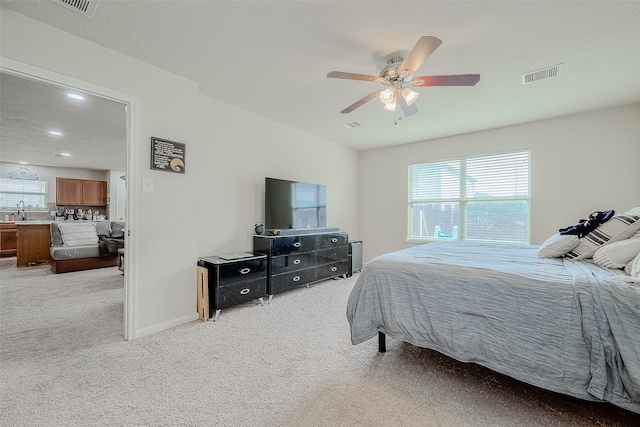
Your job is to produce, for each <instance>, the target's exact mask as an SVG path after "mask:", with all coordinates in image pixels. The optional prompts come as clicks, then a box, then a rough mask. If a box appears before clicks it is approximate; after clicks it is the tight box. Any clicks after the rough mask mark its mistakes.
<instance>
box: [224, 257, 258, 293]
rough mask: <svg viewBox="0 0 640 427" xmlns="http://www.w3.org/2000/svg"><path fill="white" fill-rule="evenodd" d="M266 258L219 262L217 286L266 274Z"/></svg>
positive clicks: (253, 278) (245, 280)
mask: <svg viewBox="0 0 640 427" xmlns="http://www.w3.org/2000/svg"><path fill="white" fill-rule="evenodd" d="M266 267H267V260H266V258H263V259H250V260H238V261H234V262H231V263H227V264H221V265H220V266H219V267H218V268H219V273H218V274H219V277H218V280H219V281H218V286H219V287H221V288H222V287H225V286H232V285H234V284H235V283H237V282H247V281H251V280H255V279H258V278H261V277H266V276H267V269H266Z"/></svg>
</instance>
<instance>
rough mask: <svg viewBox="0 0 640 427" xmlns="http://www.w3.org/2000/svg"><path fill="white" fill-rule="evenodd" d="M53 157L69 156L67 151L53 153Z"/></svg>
mask: <svg viewBox="0 0 640 427" xmlns="http://www.w3.org/2000/svg"><path fill="white" fill-rule="evenodd" d="M53 157H71V154H69V153H60V154H54V155H53Z"/></svg>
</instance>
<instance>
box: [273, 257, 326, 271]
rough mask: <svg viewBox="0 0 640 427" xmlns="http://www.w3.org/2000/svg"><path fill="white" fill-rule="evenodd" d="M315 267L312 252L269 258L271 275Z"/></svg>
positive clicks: (314, 258)
mask: <svg viewBox="0 0 640 427" xmlns="http://www.w3.org/2000/svg"><path fill="white" fill-rule="evenodd" d="M315 265H316V257H315V255H314V253H313V252H311V253H308V252H307V253H297V254H291V255H281V256H277V257H273V258H271V274H282V273H289V272H292V271H295V270H303V269H305V268H309V267H313V266H315Z"/></svg>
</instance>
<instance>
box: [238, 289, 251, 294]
mask: <svg viewBox="0 0 640 427" xmlns="http://www.w3.org/2000/svg"><path fill="white" fill-rule="evenodd" d="M249 292H251V289H249V288H244V289H243V290H241V291H240V294H241V295H246V294H248V293H249Z"/></svg>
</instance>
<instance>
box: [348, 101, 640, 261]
mask: <svg viewBox="0 0 640 427" xmlns="http://www.w3.org/2000/svg"><path fill="white" fill-rule="evenodd" d="M519 149H529V150H531V243H532V244H540V243H542V242H543V241H544V240H545V239H546V238H548V237H549V236H551V235H552V234H553V233H556V232H557V231H558V229H559V228H561V227H565V226H569V225H573V224H575V223H577V221H578V220H579V219H580V218H585V217H586V216H588V215H589V214H590V213H591V212H593V211H596V210H606V209H615V210H616V211H617V212H624V211H626V210H628V209H631V208H633V207H635V206H640V187H639V184H640V166H639V165H638V162H639V159H640V104H636V105H632V106H627V107H620V108H613V109H607V110H601V111H597V112H592V113H586V114H580V115H575V116H568V117H563V118H558V119H551V120H544V121H539V122H534V123H528V124H523V125H518V126H510V127H505V128H500V129H493V130H489V131H484V132H476V133H471V134H466V135H459V136H454V137H449V138H440V139H435V140H431V141H424V142H419V143H415V144H408V145H404V146H400V147H391V148H385V149H379V150H371V151H365V152H362V153H361V155H360V192H361V193H360V201H361V203H360V212H361V214H360V232H361V237H362V239H363V241H364V245H363V248H364V258H365V261H368V260H370V259H371V258H373V257H375V256H378V255H381V254H383V253H386V252H390V251H394V250H398V249H403V248H405V247H407V243H406V230H407V197H408V196H407V194H408V182H407V181H408V179H407V168H408V165H409V164H411V163H419V162H430V161H437V160H442V159H449V158H455V157H460V156H467V155H476V154H487V153H493V152H504V151H510V150H519Z"/></svg>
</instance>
